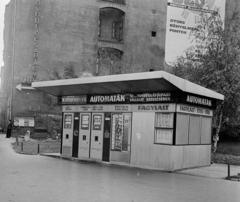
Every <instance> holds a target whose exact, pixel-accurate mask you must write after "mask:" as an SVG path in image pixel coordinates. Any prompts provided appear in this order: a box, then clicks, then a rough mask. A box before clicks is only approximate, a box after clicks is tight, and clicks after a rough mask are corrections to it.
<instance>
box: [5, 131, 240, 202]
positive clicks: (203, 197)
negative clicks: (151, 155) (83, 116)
mask: <svg viewBox="0 0 240 202" xmlns="http://www.w3.org/2000/svg"><path fill="white" fill-rule="evenodd" d="M14 141H15V139H13V138H10V139H6V138H5V135H2V134H0V202H8V201H9V202H55V201H56V202H77V201H78V202H108V201H109V202H110V201H111V202H120V201H121V202H146V201H147V202H153V201H154V202H155V201H157V202H159V201H160V202H175V201H177V202H188V201H189V202H192V201H194V202H200V201H201V202H202V201H204V202H205V201H207V202H211V201H214V202H216V201H218V202H223V201H224V202H225V201H228V202H239V201H240V191H239V190H240V182H237V181H229V180H223V179H221V178H208V177H201V176H194V175H186V173H168V172H161V171H151V170H144V169H137V168H129V167H125V166H116V165H108V164H99V163H93V162H83V161H69V160H65V159H62V158H49V157H46V156H42V155H22V154H16V153H15V152H14V151H13V149H12V147H11V142H14ZM209 168H211V167H209ZM181 172H183V171H181Z"/></svg>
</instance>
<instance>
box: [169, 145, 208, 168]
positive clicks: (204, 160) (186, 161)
mask: <svg viewBox="0 0 240 202" xmlns="http://www.w3.org/2000/svg"><path fill="white" fill-rule="evenodd" d="M209 146H210V145H188V146H178V147H175V148H174V154H173V159H174V170H179V169H184V168H193V167H197V166H206V165H209V164H210V161H211V148H210V147H211V146H210V147H209Z"/></svg>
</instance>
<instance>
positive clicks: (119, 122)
mask: <svg viewBox="0 0 240 202" xmlns="http://www.w3.org/2000/svg"><path fill="white" fill-rule="evenodd" d="M130 139H131V114H129V113H126V114H125V113H123V114H113V116H112V146H111V149H112V150H115V151H130Z"/></svg>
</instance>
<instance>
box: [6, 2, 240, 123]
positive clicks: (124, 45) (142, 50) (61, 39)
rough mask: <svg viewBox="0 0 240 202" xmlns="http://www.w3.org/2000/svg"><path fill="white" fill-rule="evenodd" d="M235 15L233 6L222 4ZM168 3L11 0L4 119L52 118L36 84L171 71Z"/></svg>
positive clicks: (52, 108) (51, 106)
mask: <svg viewBox="0 0 240 202" xmlns="http://www.w3.org/2000/svg"><path fill="white" fill-rule="evenodd" d="M227 4H228V5H227V6H226V8H227V9H228V11H227V12H226V13H230V11H229V10H233V9H234V8H235V7H237V6H238V4H239V3H238V1H237V0H231V1H227ZM166 14H167V0H165V1H159V0H88V1H85V0H81V1H79V0H68V1H66V0H28V1H25V0H11V1H10V3H9V4H8V5H7V6H6V12H5V28H4V54H3V56H4V68H3V73H2V75H3V76H2V86H3V89H4V92H5V95H6V96H5V97H6V107H5V109H4V110H5V114H6V116H5V117H6V119H13V118H14V117H28V116H30V117H35V116H37V115H38V114H45V115H49V114H50V115H54V114H59V113H60V112H61V110H60V108H58V107H57V106H56V101H55V100H54V99H53V98H51V97H49V96H48V95H46V94H44V93H42V92H39V91H38V90H33V89H32V88H31V87H30V85H31V83H32V82H33V81H45V80H52V79H53V78H54V76H53V75H54V72H55V73H56V72H57V74H58V75H60V77H62V75H64V71H65V69H66V67H73V68H74V69H75V74H76V76H78V77H81V76H82V75H83V74H84V73H85V72H87V73H90V74H91V75H93V76H101V75H110V74H122V73H134V72H147V71H152V70H165V71H168V72H169V71H171V68H170V67H169V66H168V65H167V64H166V63H165V61H164V57H165V38H166Z"/></svg>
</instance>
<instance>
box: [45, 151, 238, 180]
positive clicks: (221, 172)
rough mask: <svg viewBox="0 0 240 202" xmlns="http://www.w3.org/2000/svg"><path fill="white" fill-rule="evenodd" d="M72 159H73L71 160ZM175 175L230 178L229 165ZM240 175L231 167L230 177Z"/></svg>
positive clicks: (195, 169)
mask: <svg viewBox="0 0 240 202" xmlns="http://www.w3.org/2000/svg"><path fill="white" fill-rule="evenodd" d="M40 155H42V156H48V157H55V158H62V157H61V156H60V154H59V153H47V154H40ZM69 159H71V158H69ZM175 173H179V174H185V175H192V176H198V177H205V178H215V179H226V177H227V176H228V165H226V164H216V163H214V164H211V165H210V166H205V167H199V168H190V169H185V170H181V171H176V172H175ZM238 173H240V166H233V165H231V166H230V176H233V175H237V174H238Z"/></svg>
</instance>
